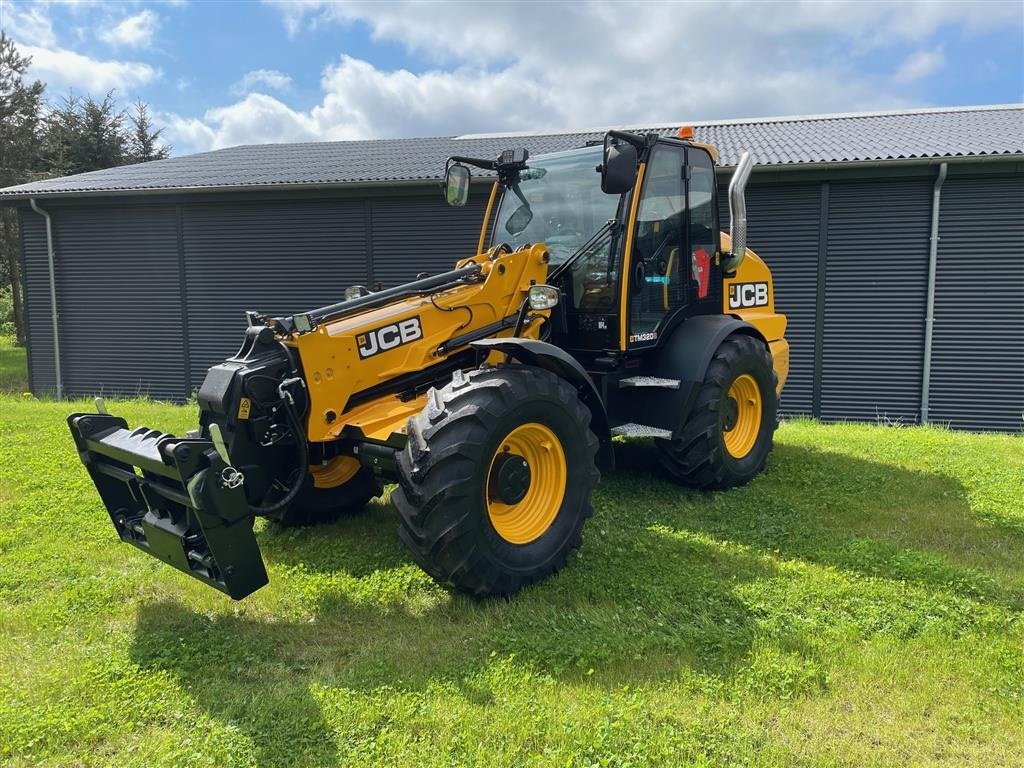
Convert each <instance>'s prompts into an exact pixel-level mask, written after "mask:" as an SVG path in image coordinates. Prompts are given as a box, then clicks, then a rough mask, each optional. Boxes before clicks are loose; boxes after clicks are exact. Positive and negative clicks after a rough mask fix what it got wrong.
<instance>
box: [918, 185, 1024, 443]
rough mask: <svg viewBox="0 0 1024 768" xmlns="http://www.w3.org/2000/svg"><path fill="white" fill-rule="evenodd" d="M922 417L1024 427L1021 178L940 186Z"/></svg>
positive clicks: (968, 425)
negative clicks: (926, 402)
mask: <svg viewBox="0 0 1024 768" xmlns="http://www.w3.org/2000/svg"><path fill="white" fill-rule="evenodd" d="M940 212H941V214H940V219H939V222H940V224H939V238H940V239H939V253H938V269H937V271H936V294H935V331H934V347H933V351H932V385H931V411H930V420H931V421H933V422H946V423H949V424H950V425H952V426H953V427H956V428H960V429H975V430H1012V431H1020V430H1021V429H1024V176H1022V175H1016V176H985V177H978V178H962V177H956V176H952V177H950V178H949V179H948V180H947V181H946V183H945V185H944V186H943V188H942V203H941V206H940Z"/></svg>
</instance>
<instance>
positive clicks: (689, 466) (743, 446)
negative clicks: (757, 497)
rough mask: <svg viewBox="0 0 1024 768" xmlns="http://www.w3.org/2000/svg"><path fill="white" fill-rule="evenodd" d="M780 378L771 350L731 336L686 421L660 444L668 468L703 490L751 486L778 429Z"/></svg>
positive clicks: (754, 341)
mask: <svg viewBox="0 0 1024 768" xmlns="http://www.w3.org/2000/svg"><path fill="white" fill-rule="evenodd" d="M777 381H778V379H777V378H776V375H775V370H774V367H773V365H772V356H771V353H770V352H769V351H768V348H767V347H766V346H765V345H764V344H763V343H762V342H761V341H759V340H758V339H755V338H753V337H752V336H745V335H736V336H730V337H729V338H727V339H726V340H725V341H723V342H722V345H721V346H720V347H719V348H718V350H717V351H716V352H715V355H714V357H712V358H711V363H710V364H709V365H708V369H707V372H706V374H705V376H704V382H703V383H702V384H701V387H700V390H699V391H698V393H697V398H696V400H695V402H694V405H693V408H692V409H691V411H690V414H689V417H688V418H687V420H686V423H685V424H684V425H682V428H681V429H679V430H677V431H676V434H675V436H674V437H673V438H672V439H671V440H656V441H655V442H656V443H657V445H658V449H659V451H660V454H661V463H662V466H663V467H665V469H666V470H667V471H668V473H669V474H670V475H671V476H672V477H673V478H675V479H676V480H678V481H680V482H682V483H685V484H686V485H690V486H693V487H695V488H701V489H707V490H712V489H720V488H732V487H734V486H737V485H743V484H745V483H748V482H750V480H752V479H753V478H754V477H755V476H756V475H757V474H758V473H759V472H760V471H761V470H762V469H763V468H764V464H765V460H766V459H767V457H768V453H769V452H770V451H771V449H772V440H773V436H774V434H775V429H776V428H777V427H778V423H779V422H778V396H777V395H776V383H777Z"/></svg>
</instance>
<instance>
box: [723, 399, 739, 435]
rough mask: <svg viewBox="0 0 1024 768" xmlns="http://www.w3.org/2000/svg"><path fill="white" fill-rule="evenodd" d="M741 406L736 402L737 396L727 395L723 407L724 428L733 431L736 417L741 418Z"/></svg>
mask: <svg viewBox="0 0 1024 768" xmlns="http://www.w3.org/2000/svg"><path fill="white" fill-rule="evenodd" d="M739 414H740V406H739V403H737V402H736V398H735V397H732V396H731V395H730V396H727V397H726V398H725V403H724V405H723V407H722V429H724V430H725V431H726V432H731V431H732V428H733V427H735V426H736V419H737V418H739Z"/></svg>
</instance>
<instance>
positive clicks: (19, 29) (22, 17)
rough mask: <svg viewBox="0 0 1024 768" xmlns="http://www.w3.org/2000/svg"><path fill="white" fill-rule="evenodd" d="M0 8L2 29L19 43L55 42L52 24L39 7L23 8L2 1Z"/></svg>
mask: <svg viewBox="0 0 1024 768" xmlns="http://www.w3.org/2000/svg"><path fill="white" fill-rule="evenodd" d="M2 6H3V7H2V8H0V16H2V24H0V26H3V28H4V31H5V32H7V34H8V35H10V36H11V37H12V38H13V39H14V40H15V42H17V43H19V44H20V45H41V46H44V47H52V46H55V45H56V44H57V36H56V35H55V34H54V32H53V24H52V23H51V22H50V19H49V17H47V16H46V14H44V13H43V11H42V9H41V8H37V7H30V8H24V7H22V6H20V5H16V4H14V3H10V2H3V3H2Z"/></svg>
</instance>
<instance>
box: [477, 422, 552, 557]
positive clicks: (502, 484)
mask: <svg viewBox="0 0 1024 768" xmlns="http://www.w3.org/2000/svg"><path fill="white" fill-rule="evenodd" d="M567 483H568V463H567V462H566V458H565V451H564V450H563V449H562V444H561V442H560V441H559V439H558V436H557V435H555V433H554V432H553V431H552V429H551V428H550V427H548V426H547V425H545V424H541V423H538V422H532V421H531V422H527V423H525V424H520V425H519V426H518V427H516V428H515V429H513V430H512V431H511V432H509V433H508V434H507V435H506V436H505V439H504V440H502V441H501V442H500V443H498V445H497V447H496V449H495V452H494V458H492V459H491V465H490V468H489V470H488V473H487V485H486V488H485V489H484V494H483V495H484V503H485V504H486V506H487V516H488V518H489V519H490V521H491V526H492V527H493V528H494V531H495V533H497V534H498V536H500V537H501V538H503V539H504V540H505V541H507V542H509V543H510V544H529V543H530V542H531V541H536V540H537V539H539V538H540V537H541V536H543V535H544V532H545V531H547V530H548V528H550V527H551V524H552V523H553V522H554V521H555V518H556V517H557V516H558V510H559V509H560V508H561V506H562V501H563V499H564V498H565V489H566V485H567Z"/></svg>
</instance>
